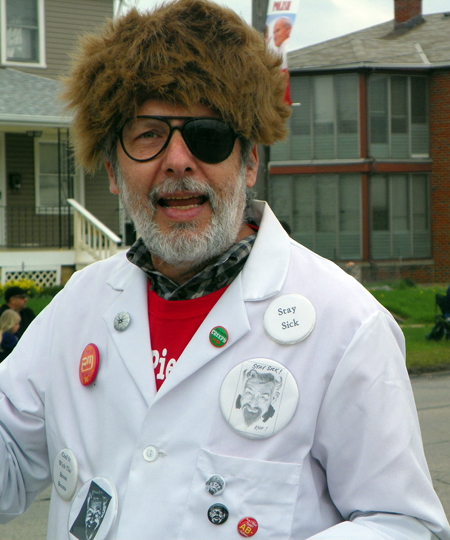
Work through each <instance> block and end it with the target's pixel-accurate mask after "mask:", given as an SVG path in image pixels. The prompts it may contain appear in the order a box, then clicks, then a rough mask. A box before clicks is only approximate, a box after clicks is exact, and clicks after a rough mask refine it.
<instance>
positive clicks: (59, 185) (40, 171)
mask: <svg viewBox="0 0 450 540" xmlns="http://www.w3.org/2000/svg"><path fill="white" fill-rule="evenodd" d="M36 144H37V153H36V156H37V159H36V168H37V175H36V177H37V186H36V206H37V208H38V210H39V211H41V212H44V211H45V212H49V211H52V209H55V210H56V211H57V210H58V209H59V207H60V206H61V207H67V198H69V197H72V196H73V176H74V171H73V156H72V153H71V151H70V148H69V149H68V147H67V144H66V143H65V142H62V143H60V144H59V145H58V143H57V142H45V141H42V142H41V141H39V142H37V143H36Z"/></svg>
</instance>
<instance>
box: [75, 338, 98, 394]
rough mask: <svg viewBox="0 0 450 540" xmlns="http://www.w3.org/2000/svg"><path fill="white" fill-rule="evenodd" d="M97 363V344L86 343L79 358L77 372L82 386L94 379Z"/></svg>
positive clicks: (87, 384)
mask: <svg viewBox="0 0 450 540" xmlns="http://www.w3.org/2000/svg"><path fill="white" fill-rule="evenodd" d="M99 364H100V354H99V352H98V349H97V345H94V344H93V343H89V345H86V347H85V349H84V351H83V354H82V355H81V360H80V370H79V374H80V381H81V384H82V385H83V386H89V385H90V384H92V383H93V382H94V381H95V377H97V372H98V366H99Z"/></svg>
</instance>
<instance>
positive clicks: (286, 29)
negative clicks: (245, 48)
mask: <svg viewBox="0 0 450 540" xmlns="http://www.w3.org/2000/svg"><path fill="white" fill-rule="evenodd" d="M299 4H300V0H269V5H268V7H267V17H266V26H265V32H264V33H265V38H266V42H267V44H268V45H269V47H271V48H272V49H273V50H275V51H276V52H278V53H280V54H281V56H282V58H283V63H282V66H281V68H282V70H283V71H285V72H286V79H287V85H286V96H285V99H286V102H287V103H288V104H289V105H291V104H292V102H291V98H290V91H289V73H288V65H287V52H288V50H289V41H290V36H291V32H292V29H293V27H294V23H295V18H296V16H297V13H298V7H299Z"/></svg>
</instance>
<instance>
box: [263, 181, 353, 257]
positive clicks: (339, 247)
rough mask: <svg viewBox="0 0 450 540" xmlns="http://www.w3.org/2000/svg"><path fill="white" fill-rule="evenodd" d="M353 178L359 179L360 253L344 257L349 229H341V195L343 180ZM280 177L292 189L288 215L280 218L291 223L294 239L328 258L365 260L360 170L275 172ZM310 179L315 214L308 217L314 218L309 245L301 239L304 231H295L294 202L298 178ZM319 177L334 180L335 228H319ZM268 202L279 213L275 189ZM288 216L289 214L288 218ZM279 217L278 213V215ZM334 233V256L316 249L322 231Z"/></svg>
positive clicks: (313, 212)
mask: <svg viewBox="0 0 450 540" xmlns="http://www.w3.org/2000/svg"><path fill="white" fill-rule="evenodd" d="M349 177H352V178H354V179H355V180H358V187H359V189H358V201H359V205H358V208H357V209H356V210H357V212H358V222H359V227H358V228H357V229H355V231H354V233H353V234H355V235H357V236H358V239H359V245H358V250H359V253H358V255H356V253H355V254H354V255H353V256H343V255H341V253H342V251H343V245H344V244H343V239H344V238H345V236H348V231H346V230H345V229H343V228H342V223H341V219H342V213H343V212H344V210H343V208H344V207H343V206H341V205H340V194H341V186H342V184H341V182H342V181H343V180H345V179H346V178H349ZM275 178H276V179H277V180H280V181H281V180H284V181H285V182H287V183H288V187H287V190H288V192H289V197H288V200H289V208H286V214H287V215H285V216H282V217H280V218H279V219H281V220H282V221H286V222H287V223H288V225H289V226H290V228H291V233H290V234H291V237H292V238H293V239H294V240H297V241H299V242H300V243H301V244H302V245H305V246H306V247H308V248H309V249H311V250H312V251H314V252H316V253H318V254H320V255H321V256H323V257H326V258H329V259H330V260H333V261H349V260H351V261H353V260H362V259H363V200H362V196H363V190H362V176H361V175H360V174H359V173H339V174H338V173H330V174H307V175H301V174H292V175H275V176H274V177H272V178H271V180H273V179H275ZM302 179H303V180H304V181H311V182H312V192H311V195H312V201H311V205H312V213H311V214H310V216H307V218H308V219H310V220H311V223H310V225H311V228H310V229H308V230H310V231H311V238H312V244H311V245H307V243H306V242H305V240H304V239H301V238H300V235H301V231H298V230H294V216H295V213H296V212H298V210H296V208H295V201H296V200H297V199H296V195H295V192H296V189H295V183H296V181H301V180H302ZM320 180H324V181H331V182H332V183H333V191H334V194H335V197H334V201H333V202H334V207H335V208H334V213H333V220H334V221H333V230H331V231H320V230H319V229H318V209H319V202H318V191H319V188H320V185H319V182H320ZM269 205H270V206H271V208H272V209H273V210H274V212H276V205H275V204H274V200H273V190H272V189H270V191H269ZM288 215H289V217H288ZM277 217H278V216H277ZM330 233H331V234H334V236H335V243H334V257H327V256H326V255H323V253H322V254H321V253H320V252H318V251H316V249H317V246H318V244H319V243H320V236H321V234H322V235H323V234H325V235H326V234H330Z"/></svg>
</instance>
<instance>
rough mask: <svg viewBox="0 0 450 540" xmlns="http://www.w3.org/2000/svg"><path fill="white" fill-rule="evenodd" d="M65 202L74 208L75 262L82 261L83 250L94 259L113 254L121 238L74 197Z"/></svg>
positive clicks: (97, 259) (104, 257)
mask: <svg viewBox="0 0 450 540" xmlns="http://www.w3.org/2000/svg"><path fill="white" fill-rule="evenodd" d="M67 202H68V203H69V205H70V206H71V207H72V208H73V210H74V224H73V233H74V248H75V252H76V261H77V263H82V262H83V252H86V253H88V254H89V255H90V256H91V257H92V258H93V259H94V260H96V261H99V260H102V259H106V258H107V257H110V256H111V255H114V254H115V253H116V252H117V246H118V245H119V244H121V243H122V240H121V238H119V237H118V236H117V235H116V234H114V233H113V232H112V231H111V230H110V229H108V227H106V226H105V225H103V223H102V222H101V221H99V220H98V219H97V218H96V217H95V216H93V215H92V214H91V213H90V212H89V211H88V210H86V208H84V206H82V205H81V204H80V203H78V202H77V201H76V200H75V199H67Z"/></svg>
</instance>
